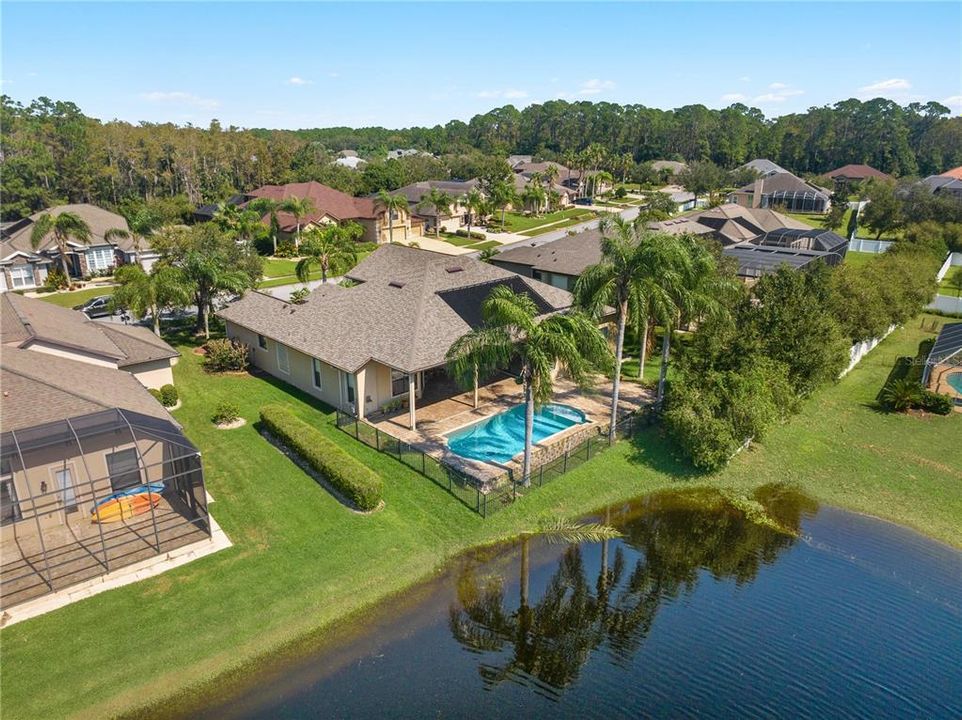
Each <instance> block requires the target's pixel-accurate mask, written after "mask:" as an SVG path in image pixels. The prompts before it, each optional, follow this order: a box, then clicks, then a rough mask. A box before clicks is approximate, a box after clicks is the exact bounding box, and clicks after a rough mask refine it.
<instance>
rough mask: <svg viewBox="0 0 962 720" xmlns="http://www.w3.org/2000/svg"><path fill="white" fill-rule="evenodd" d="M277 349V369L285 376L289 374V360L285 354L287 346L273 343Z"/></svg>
mask: <svg viewBox="0 0 962 720" xmlns="http://www.w3.org/2000/svg"><path fill="white" fill-rule="evenodd" d="M274 345H275V346H276V347H277V369H278V370H280V371H281V372H282V373H284V374H285V375H290V374H291V358H290V356H289V355H288V354H287V345H282V344H281V343H274Z"/></svg>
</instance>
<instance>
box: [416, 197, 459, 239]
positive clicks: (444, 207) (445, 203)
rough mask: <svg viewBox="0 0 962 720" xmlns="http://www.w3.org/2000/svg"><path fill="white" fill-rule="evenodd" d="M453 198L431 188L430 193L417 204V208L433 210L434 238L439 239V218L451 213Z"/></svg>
mask: <svg viewBox="0 0 962 720" xmlns="http://www.w3.org/2000/svg"><path fill="white" fill-rule="evenodd" d="M453 204H454V198H452V197H451V196H450V195H448V194H447V193H446V192H444V191H443V190H438V189H437V188H431V191H430V192H429V193H428V194H427V195H426V196H425V197H423V198H422V199H421V202H419V203H418V207H419V208H425V207H433V208H434V237H441V216H442V215H446V214H447V213H449V212H450V211H451V206H452V205H453Z"/></svg>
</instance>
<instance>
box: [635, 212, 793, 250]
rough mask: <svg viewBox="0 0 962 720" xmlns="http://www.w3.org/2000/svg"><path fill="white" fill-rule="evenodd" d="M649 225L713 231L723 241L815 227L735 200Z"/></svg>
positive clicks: (677, 230) (676, 230)
mask: <svg viewBox="0 0 962 720" xmlns="http://www.w3.org/2000/svg"><path fill="white" fill-rule="evenodd" d="M648 227H650V228H651V229H652V230H660V231H663V232H668V233H671V234H673V235H680V234H683V233H694V234H695V235H707V234H709V233H711V234H713V235H714V236H715V238H716V239H717V240H719V241H720V242H722V243H723V244H734V243H740V242H745V241H746V240H752V239H754V238H756V237H758V236H759V235H761V234H762V233H765V232H768V231H771V230H776V229H778V228H796V229H799V230H808V229H811V226H810V225H806V224H805V223H803V222H801V221H799V220H795V219H794V218H791V217H789V216H787V215H782V214H781V213H778V212H775V211H774V210H769V209H767V208H746V207H743V206H741V205H736V204H735V203H725V204H724V205H719V206H718V207H714V208H710V209H708V210H696V211H694V212H692V213H688V214H686V215H680V216H679V217H676V218H672V219H671V220H664V221H661V222H654V223H650V224H649V225H648Z"/></svg>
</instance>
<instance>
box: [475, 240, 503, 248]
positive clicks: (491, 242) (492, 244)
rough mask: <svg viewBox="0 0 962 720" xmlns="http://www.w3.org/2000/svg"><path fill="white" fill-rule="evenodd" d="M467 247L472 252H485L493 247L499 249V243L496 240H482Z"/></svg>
mask: <svg viewBox="0 0 962 720" xmlns="http://www.w3.org/2000/svg"><path fill="white" fill-rule="evenodd" d="M468 247H469V248H471V249H472V250H487V249H489V248H493V247H501V243H499V242H498V241H497V240H483V241H481V242H479V243H475V244H474V245H468Z"/></svg>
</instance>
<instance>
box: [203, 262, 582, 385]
mask: <svg viewBox="0 0 962 720" xmlns="http://www.w3.org/2000/svg"><path fill="white" fill-rule="evenodd" d="M348 277H350V278H351V279H353V280H356V281H358V282H359V283H360V284H359V285H357V286H355V287H351V288H342V287H336V286H331V285H325V286H321V287H320V288H318V289H317V290H315V291H314V292H313V293H311V295H310V296H309V297H308V299H307V301H306V302H305V303H304V304H302V305H294V304H291V303H288V302H285V301H281V300H278V299H276V298H272V297H270V296H268V295H264V294H263V293H256V292H255V293H248V294H246V295H245V296H244V297H243V298H241V299H240V300H238V301H237V302H235V303H233V304H232V305H230V306H229V307H227V308H226V309H224V310H221V311H220V312H219V313H218V315H219V316H220V317H222V318H224V319H225V320H228V321H230V322H234V323H236V324H238V325H240V326H242V327H245V328H247V329H249V330H251V331H253V332H256V333H259V334H261V335H264V336H266V337H269V338H272V339H274V340H276V341H278V342H281V343H283V344H285V345H287V346H289V347H292V348H294V349H295V350H299V351H301V352H303V353H306V354H307V355H310V356H312V357H316V358H320V359H321V360H323V361H324V362H326V363H328V364H330V365H333V366H335V367H338V368H340V369H342V370H345V371H347V372H355V371H356V370H358V369H359V368H361V367H362V366H363V365H364V364H365V363H367V362H368V361H369V360H371V359H374V360H377V361H378V362H381V363H383V364H385V365H388V366H390V367H392V368H395V369H397V370H402V371H404V372H415V371H418V370H424V369H427V368H431V367H436V366H438V365H441V364H443V363H444V356H445V353H446V352H447V350H448V348H449V347H451V344H452V343H453V342H454V341H455V340H456V339H457V338H459V337H460V336H462V335H464V334H465V333H466V332H468V331H469V330H470V329H471V328H472V321H473V320H474V319H475V317H474V316H473V315H471V314H470V313H469V312H468V311H467V310H466V309H465V305H466V304H467V303H478V304H479V303H480V300H479V298H480V296H481V295H484V296H485V297H486V296H487V293H488V292H490V289H491V288H492V287H494V286H495V285H498V284H501V283H505V282H507V283H509V284H510V285H511V286H512V287H517V288H518V289H523V290H526V291H527V292H528V293H529V294H531V296H532V297H533V298H534V299H535V301H536V302H538V303H539V305H541V306H542V307H544V308H547V310H546V312H554V311H559V310H564V309H566V308H568V307H570V306H571V295H570V294H569V293H567V292H566V291H564V290H561V289H559V288H555V287H552V286H550V285H546V284H544V283H540V282H538V281H536V280H532V279H530V278H519V277H518V276H517V275H515V274H514V273H510V272H508V271H507V270H503V269H501V268H498V267H495V266H493V265H489V264H487V263H483V262H481V261H479V260H476V259H474V258H469V257H464V256H460V257H455V256H451V255H443V254H441V253H434V252H430V251H427V250H418V249H415V248H408V247H404V246H401V245H385V246H382V247H381V248H379V249H378V250H377V251H375V252H374V253H372V254H371V255H370V256H368V257H367V258H366V259H364V260H363V261H362V262H361V263H360V264H359V265H358V266H357V267H356V268H354V269H353V270H352V271H351V272H349V273H348ZM519 281H520V282H521V285H518V284H517V283H518V282H519ZM472 288H474V289H473V290H472Z"/></svg>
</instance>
